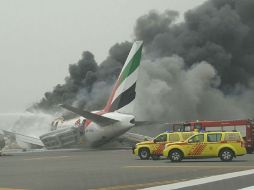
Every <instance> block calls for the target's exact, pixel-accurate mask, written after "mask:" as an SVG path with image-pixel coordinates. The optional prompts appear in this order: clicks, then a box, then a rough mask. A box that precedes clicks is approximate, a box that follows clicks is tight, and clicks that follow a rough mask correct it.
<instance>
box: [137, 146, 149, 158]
mask: <svg viewBox="0 0 254 190" xmlns="http://www.w3.org/2000/svg"><path fill="white" fill-rule="evenodd" d="M138 155H139V157H140V159H141V160H148V159H149V158H150V151H149V149H148V148H141V149H140V150H139V151H138Z"/></svg>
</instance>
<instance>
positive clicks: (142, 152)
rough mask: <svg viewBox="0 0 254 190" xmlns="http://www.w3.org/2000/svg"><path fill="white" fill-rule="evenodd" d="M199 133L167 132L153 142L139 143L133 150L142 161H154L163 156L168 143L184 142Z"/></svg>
mask: <svg viewBox="0 0 254 190" xmlns="http://www.w3.org/2000/svg"><path fill="white" fill-rule="evenodd" d="M196 133H197V132H165V133H161V134H159V135H158V136H157V137H155V138H154V140H153V141H144V142H140V143H137V144H136V145H135V146H134V147H133V148H132V150H133V154H134V155H136V156H139V157H140V159H141V160H148V159H149V158H150V157H151V158H152V159H154V160H156V159H159V157H160V156H162V151H163V149H164V147H165V144H166V143H170V142H177V141H184V140H186V139H188V138H189V137H190V136H192V135H193V134H196Z"/></svg>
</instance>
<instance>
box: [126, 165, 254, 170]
mask: <svg viewBox="0 0 254 190" xmlns="http://www.w3.org/2000/svg"><path fill="white" fill-rule="evenodd" d="M123 168H153V169H154V168H158V169H161V168H167V169H168V168H254V166H235V165H230V166H186V165H185V166H179V165H178V166H170V165H167V166H124V167H123Z"/></svg>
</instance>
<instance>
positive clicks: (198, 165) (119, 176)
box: [0, 149, 254, 190]
mask: <svg viewBox="0 0 254 190" xmlns="http://www.w3.org/2000/svg"><path fill="white" fill-rule="evenodd" d="M250 169H254V154H252V155H245V156H242V157H238V158H236V159H234V160H233V161H232V162H227V163H226V162H221V161H220V160H219V159H217V158H216V159H202V160H184V161H183V162H181V163H171V162H170V161H168V160H157V161H154V160H145V161H143V160H139V158H137V157H135V156H134V155H132V153H131V150H129V149H125V150H78V149H72V150H59V151H39V152H27V153H8V155H5V156H2V157H0V190H3V189H7V188H8V189H82V190H84V189H99V190H109V189H112V190H113V189H115V190H117V189H123V190H126V189H142V188H147V187H153V186H160V185H165V184H174V183H181V182H187V181H189V180H193V179H200V178H205V177H208V176H214V175H220V174H228V173H232V172H238V171H245V170H250ZM253 179H254V174H250V175H246V176H239V177H237V178H229V179H226V180H222V181H219V182H214V183H207V184H203V185H199V186H190V187H185V188H183V189H184V190H189V189H206V190H210V189H216V188H217V189H218V190H219V189H224V190H226V189H230V190H233V189H239V188H244V187H247V186H253V185H254V181H253Z"/></svg>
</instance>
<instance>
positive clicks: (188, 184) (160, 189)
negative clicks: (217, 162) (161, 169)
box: [140, 169, 254, 190]
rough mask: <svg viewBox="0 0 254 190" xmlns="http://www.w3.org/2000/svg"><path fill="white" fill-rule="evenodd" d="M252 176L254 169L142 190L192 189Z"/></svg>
mask: <svg viewBox="0 0 254 190" xmlns="http://www.w3.org/2000/svg"><path fill="white" fill-rule="evenodd" d="M253 174H254V169H251V170H245V171H240V172H232V173H226V174H220V175H214V176H210V177H204V178H199V179H193V180H188V181H184V182H178V183H173V184H168V185H160V186H156V187H149V188H144V189H142V190H173V189H181V188H185V187H192V186H196V185H202V184H206V183H212V182H218V181H222V180H226V179H231V178H236V177H242V176H245V175H253ZM140 190H141V189H140Z"/></svg>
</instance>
